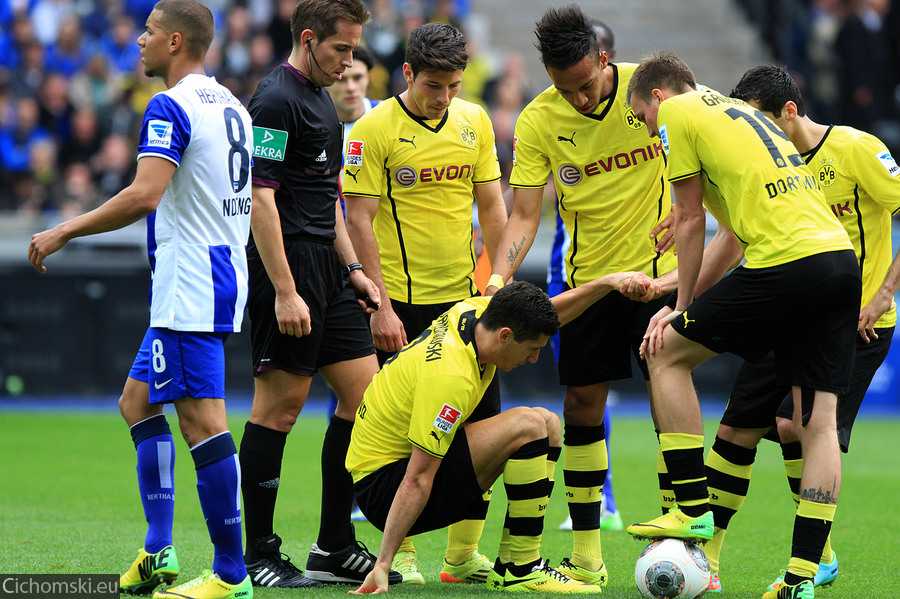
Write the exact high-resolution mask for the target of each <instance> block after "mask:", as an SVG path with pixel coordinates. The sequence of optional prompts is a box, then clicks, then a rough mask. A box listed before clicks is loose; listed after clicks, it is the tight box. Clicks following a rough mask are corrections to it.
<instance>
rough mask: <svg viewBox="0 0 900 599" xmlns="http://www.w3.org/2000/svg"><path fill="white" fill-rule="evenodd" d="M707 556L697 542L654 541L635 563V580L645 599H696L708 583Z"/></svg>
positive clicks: (679, 540) (678, 540)
mask: <svg viewBox="0 0 900 599" xmlns="http://www.w3.org/2000/svg"><path fill="white" fill-rule="evenodd" d="M709 577H710V570H709V560H707V559H706V554H704V553H703V550H702V549H700V546H699V545H697V544H696V543H691V542H688V541H682V540H681V539H662V540H659V541H653V542H652V543H650V544H649V545H647V547H646V548H645V549H644V550H643V551H642V552H641V555H640V556H639V557H638V560H637V563H636V564H635V566H634V582H635V583H636V584H637V587H638V590H639V591H640V592H641V595H643V596H644V597H646V598H647V599H696V598H697V597H699V596H700V595H702V594H703V593H705V592H706V589H707V588H708V587H709Z"/></svg>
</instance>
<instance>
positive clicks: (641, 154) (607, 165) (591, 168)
mask: <svg viewBox="0 0 900 599" xmlns="http://www.w3.org/2000/svg"><path fill="white" fill-rule="evenodd" d="M662 152H663V144H662V143H650V144H649V145H647V146H645V147H643V148H635V149H634V150H631V152H619V153H618V154H614V155H612V156H604V157H602V158H599V159H597V160H594V161H593V162H589V163H587V164H585V165H584V167H583V168H578V166H576V165H574V164H563V165H560V167H559V168H558V169H556V176H557V178H558V179H559V181H560V183H562V184H563V185H577V184H578V183H580V182H581V180H582V179H583V178H584V177H593V176H595V175H602V174H603V173H609V172H612V171H614V170H623V169H626V168H631V167H633V166H638V165H641V164H644V163H647V162H650V161H651V160H654V159H656V158H659V156H660V155H661V154H662Z"/></svg>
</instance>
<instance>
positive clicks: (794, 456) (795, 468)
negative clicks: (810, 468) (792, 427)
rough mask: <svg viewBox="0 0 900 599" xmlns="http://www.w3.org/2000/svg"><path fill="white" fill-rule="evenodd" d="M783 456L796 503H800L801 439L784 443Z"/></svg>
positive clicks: (801, 472) (782, 447)
mask: <svg viewBox="0 0 900 599" xmlns="http://www.w3.org/2000/svg"><path fill="white" fill-rule="evenodd" d="M781 457H782V458H783V459H784V472H785V474H787V480H788V486H790V488H791V496H792V497H793V498H794V505H800V477H801V476H803V448H802V446H801V445H800V441H794V442H793V443H782V444H781Z"/></svg>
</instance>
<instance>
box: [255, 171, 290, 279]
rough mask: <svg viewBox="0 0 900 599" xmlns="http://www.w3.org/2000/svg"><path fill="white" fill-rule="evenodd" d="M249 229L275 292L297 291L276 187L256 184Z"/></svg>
mask: <svg viewBox="0 0 900 599" xmlns="http://www.w3.org/2000/svg"><path fill="white" fill-rule="evenodd" d="M250 230H251V231H252V232H253V243H254V244H255V245H256V251H257V252H259V258H260V260H262V263H263V266H265V268H266V273H267V274H268V275H269V280H270V281H272V285H273V286H274V287H275V293H276V294H289V293H290V292H291V291H293V292H295V293H296V290H297V287H296V285H295V281H294V275H292V274H291V269H290V268H289V267H288V262H287V257H286V256H285V254H284V239H283V237H282V233H281V221H280V220H279V218H278V208H276V206H275V190H274V189H272V188H270V187H261V186H258V185H254V186H253V208H252V210H251V212H250Z"/></svg>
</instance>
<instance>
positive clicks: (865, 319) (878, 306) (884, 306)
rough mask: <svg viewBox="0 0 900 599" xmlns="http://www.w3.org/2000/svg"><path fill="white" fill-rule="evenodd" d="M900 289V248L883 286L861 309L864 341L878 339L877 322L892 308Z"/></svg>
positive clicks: (860, 332)
mask: <svg viewBox="0 0 900 599" xmlns="http://www.w3.org/2000/svg"><path fill="white" fill-rule="evenodd" d="M898 290H900V250H898V251H897V255H896V256H894V261H893V262H891V266H890V268H888V271H887V274H886V275H885V276H884V281H883V282H882V283H881V287H879V288H878V291H876V292H875V296H874V297H873V298H872V299H871V301H869V303H868V304H866V305H865V306H863V307H862V309H861V310H860V311H859V327H858V328H859V336H860V337H862V339H863V341H865V342H866V343H869V342H870V341H871V340H870V337H871V338H872V339H878V335H876V334H875V323H876V322H878V319H879V318H881V316H882V314H884V313H885V312H887V311H888V310H890V308H891V303H892V302H893V301H894V295H896V294H897V291H898Z"/></svg>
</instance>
